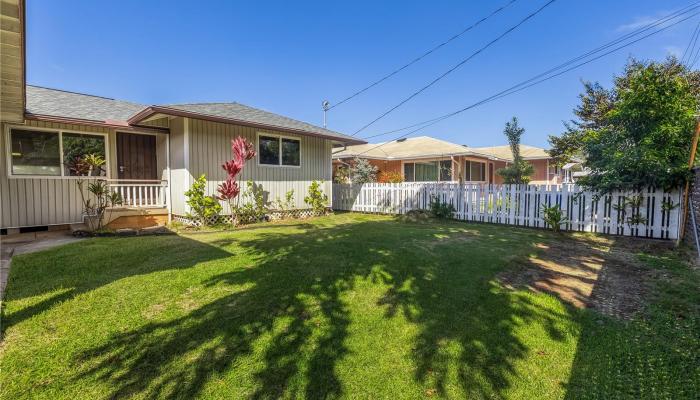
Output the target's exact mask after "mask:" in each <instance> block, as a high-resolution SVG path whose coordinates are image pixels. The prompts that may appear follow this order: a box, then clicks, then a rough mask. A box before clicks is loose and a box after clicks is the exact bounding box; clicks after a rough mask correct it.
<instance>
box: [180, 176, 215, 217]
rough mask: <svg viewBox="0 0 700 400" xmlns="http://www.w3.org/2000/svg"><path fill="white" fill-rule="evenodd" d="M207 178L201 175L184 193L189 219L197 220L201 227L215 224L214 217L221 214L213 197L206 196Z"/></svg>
mask: <svg viewBox="0 0 700 400" xmlns="http://www.w3.org/2000/svg"><path fill="white" fill-rule="evenodd" d="M206 187H207V178H206V176H204V174H202V175H201V176H200V177H199V178H197V179H196V180H195V181H194V182H193V183H192V187H190V189H189V190H187V191H186V192H185V196H187V201H186V203H187V205H189V206H190V209H191V212H190V213H189V214H188V216H189V217H190V218H195V219H197V220H199V222H200V223H201V224H202V225H210V224H211V223H215V222H217V221H215V220H214V219H215V217H217V216H218V215H219V213H221V204H219V201H218V200H217V198H216V197H214V196H207V195H206Z"/></svg>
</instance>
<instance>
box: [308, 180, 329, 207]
mask: <svg viewBox="0 0 700 400" xmlns="http://www.w3.org/2000/svg"><path fill="white" fill-rule="evenodd" d="M321 183H323V182H321ZM321 183H319V182H316V181H313V182H311V185H310V186H309V195H308V196H306V197H304V203H306V204H308V205H309V206H310V207H311V209H313V210H314V212H316V213H319V214H322V213H325V212H326V207H328V195H326V194H325V193H323V190H321Z"/></svg>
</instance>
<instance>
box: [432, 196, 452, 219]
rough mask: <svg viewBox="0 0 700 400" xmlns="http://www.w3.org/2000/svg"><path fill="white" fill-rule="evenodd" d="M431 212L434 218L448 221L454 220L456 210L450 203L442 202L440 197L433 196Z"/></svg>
mask: <svg viewBox="0 0 700 400" xmlns="http://www.w3.org/2000/svg"><path fill="white" fill-rule="evenodd" d="M429 211H430V215H432V216H433V218H440V219H447V218H452V214H453V213H454V212H455V208H454V206H452V204H450V203H447V202H441V201H440V198H439V197H438V196H431V197H430V206H429Z"/></svg>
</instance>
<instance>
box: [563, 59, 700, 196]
mask: <svg viewBox="0 0 700 400" xmlns="http://www.w3.org/2000/svg"><path fill="white" fill-rule="evenodd" d="M579 98H580V104H579V105H578V106H577V107H576V108H575V109H574V114H575V115H576V117H577V118H578V119H577V120H574V121H571V122H569V123H566V124H565V128H566V130H565V132H564V133H563V134H562V135H561V136H550V137H549V142H550V144H551V150H550V155H551V156H552V157H554V158H555V159H556V161H557V162H558V163H559V164H563V163H566V162H568V161H570V160H572V159H576V158H580V159H581V160H583V165H584V166H585V167H586V168H588V169H589V171H590V172H589V175H588V176H586V177H583V178H581V180H580V181H579V183H581V184H582V185H584V186H588V187H590V188H592V189H594V190H597V191H599V192H602V193H606V192H610V191H612V190H616V189H617V190H631V189H642V188H644V187H647V186H653V187H658V188H665V189H670V188H673V187H676V186H679V185H681V184H683V183H685V182H686V180H687V179H689V177H690V171H689V170H688V165H687V163H688V157H689V154H690V145H691V141H692V137H693V132H694V127H695V121H696V117H695V115H696V110H697V105H698V99H700V74H699V73H698V72H696V71H690V70H689V69H688V68H687V67H686V66H684V65H683V64H681V63H680V62H678V60H677V59H675V58H668V59H667V60H665V61H664V62H642V61H637V60H634V59H632V60H630V61H629V63H628V64H627V65H626V67H625V70H624V73H623V74H622V75H621V76H616V77H615V78H614V84H613V88H612V89H605V88H604V87H603V86H601V85H600V84H599V83H591V82H584V91H583V93H581V94H580V95H579Z"/></svg>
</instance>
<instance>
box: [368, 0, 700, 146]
mask: <svg viewBox="0 0 700 400" xmlns="http://www.w3.org/2000/svg"><path fill="white" fill-rule="evenodd" d="M696 8H697V7H696ZM697 15H700V12H696V13H694V14H691V15H689V16H687V17H685V18H683V19H681V20H678V21H675V22H673V23H671V24H669V25H667V26H665V27H663V28H660V29H658V30H656V31H654V32H651V33H649V34H646V35H644V36H642V37H640V38H638V39H635V40H634V41H631V42H628V43H626V44H624V45H621V46H618V47H616V48H614V49H612V50H610V51H607V52H605V53H603V54H600V55H598V56H596V57H594V58H592V59H589V60H586V61H584V62H581V63H579V64H577V65H574V66H573V67H570V68H568V69H565V70H563V71H561V72H558V73H557V74H554V75H550V76H548V77H545V78H542V79H540V80H538V81H535V82H532V83H530V84H528V85H526V86H523V87H520V88H518V89H516V90H508V89H507V90H505V91H503V92H500V93H498V94H496V95H493V96H490V97H488V98H486V99H483V100H481V101H479V102H476V103H474V104H471V105H469V106H467V107H464V108H462V109H460V110H457V111H454V112H451V113H449V114H445V115H443V116H441V117H438V118H434V119H433V120H432V121H433V122H431V123H428V124H426V125H423V126H421V127H420V128H417V129H414V130H412V131H410V132H408V133H405V134H403V135H401V136H399V137H397V138H395V139H393V140H391V141H394V140H398V139H401V138H404V137H406V136H409V135H411V134H413V133H416V132H418V131H420V130H422V129H425V128H427V127H429V126H432V125H435V124H437V123H438V122H441V121H443V120H445V119H447V118H450V117H453V116H455V115H457V114H461V113H463V112H465V111H467V110H470V109H472V108H475V107H478V106H480V105H482V104H485V103H488V102H491V101H493V100H496V99H499V98H501V97H505V96H508V95H511V94H513V93H517V92H520V91H522V90H525V89H527V88H529V87H532V86H535V85H537V84H540V83H542V82H545V81H548V80H550V79H553V78H555V77H557V76H560V75H563V74H565V73H567V72H569V71H571V70H574V69H576V68H579V67H581V66H583V65H586V64H588V63H591V62H593V61H596V60H598V59H600V58H602V57H605V56H606V55H608V54H611V53H614V52H616V51H618V50H620V49H623V48H625V47H629V46H631V45H633V44H635V43H637V42H639V41H641V40H644V39H646V38H648V37H650V36H653V35H655V34H657V33H659V32H662V31H665V30H667V29H669V28H671V27H673V26H675V25H678V24H680V23H682V22H684V21H686V20H688V19H690V18H693V17H695V16H697ZM387 143H389V142H384V143H379V144H378V145H377V146H375V147H372V148H369V149H367V150H365V151H363V152H361V153H358V154H357V155H356V157H357V156H361V155H362V154H365V153H367V152H369V151H372V150H375V149H377V148H380V147H382V146H384V145H385V144H387Z"/></svg>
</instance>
